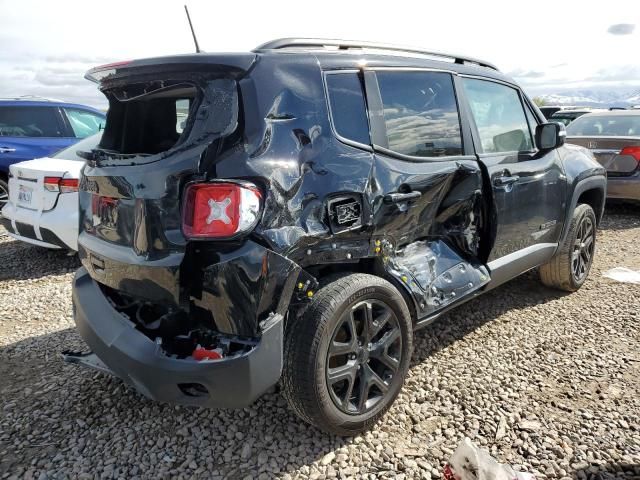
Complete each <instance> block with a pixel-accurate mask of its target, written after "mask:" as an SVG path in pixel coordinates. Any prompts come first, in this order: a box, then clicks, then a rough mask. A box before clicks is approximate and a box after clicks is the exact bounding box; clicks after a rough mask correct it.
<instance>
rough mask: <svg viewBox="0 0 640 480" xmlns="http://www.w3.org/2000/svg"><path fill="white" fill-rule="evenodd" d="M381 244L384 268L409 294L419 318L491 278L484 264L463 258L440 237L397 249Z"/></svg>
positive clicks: (462, 295)
mask: <svg viewBox="0 0 640 480" xmlns="http://www.w3.org/2000/svg"><path fill="white" fill-rule="evenodd" d="M382 245H383V247H382V250H383V254H384V256H383V262H384V266H385V270H386V271H387V273H388V274H390V275H391V276H392V277H393V278H395V279H396V280H398V282H399V283H400V284H402V285H403V286H404V287H405V288H406V289H407V291H408V292H409V294H410V295H411V296H412V298H413V299H414V301H415V304H416V313H417V317H418V319H422V318H425V317H428V316H430V315H432V314H434V313H436V312H438V311H439V310H442V309H444V308H446V307H447V306H449V305H451V304H453V303H454V302H456V301H458V300H460V299H461V298H465V297H468V296H469V295H471V294H472V293H473V292H475V291H476V290H479V289H480V288H482V287H484V286H485V285H486V284H487V283H489V281H490V280H491V278H490V276H489V271H488V270H487V268H486V267H485V266H484V265H479V264H474V263H471V262H469V261H467V260H465V259H463V258H462V257H461V256H460V255H458V254H457V253H456V252H455V251H454V250H453V249H451V248H450V247H449V246H448V245H447V244H446V243H445V242H444V241H442V240H434V241H427V240H422V241H418V242H414V243H411V244H409V245H407V246H406V247H404V248H403V249H402V250H400V251H397V252H393V247H392V245H391V244H389V243H386V242H384V241H383V242H382Z"/></svg>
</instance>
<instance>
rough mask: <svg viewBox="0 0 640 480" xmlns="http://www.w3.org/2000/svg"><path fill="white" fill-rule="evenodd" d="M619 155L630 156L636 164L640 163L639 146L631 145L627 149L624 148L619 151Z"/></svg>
mask: <svg viewBox="0 0 640 480" xmlns="http://www.w3.org/2000/svg"><path fill="white" fill-rule="evenodd" d="M620 155H630V156H632V157H633V158H635V159H636V160H637V161H638V163H640V146H638V145H632V146H629V147H624V148H623V149H622V150H620Z"/></svg>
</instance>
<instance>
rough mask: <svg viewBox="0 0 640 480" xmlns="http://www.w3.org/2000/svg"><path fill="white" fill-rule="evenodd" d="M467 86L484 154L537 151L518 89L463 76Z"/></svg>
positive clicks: (466, 90) (466, 91) (466, 89)
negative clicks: (534, 149)
mask: <svg viewBox="0 0 640 480" xmlns="http://www.w3.org/2000/svg"><path fill="white" fill-rule="evenodd" d="M463 85H464V91H465V93H466V96H467V99H468V100H469V104H470V105H471V113H472V114H473V118H474V119H475V122H476V126H477V127H478V133H479V134H480V142H481V143H482V151H483V152H484V153H498V152H528V151H531V150H533V140H532V137H531V132H530V131H529V126H528V124H527V119H526V117H525V112H524V110H523V108H522V102H521V101H520V95H519V94H518V91H517V90H516V89H515V88H512V87H509V86H507V85H502V84H500V83H494V82H491V81H487V80H477V79H473V78H465V79H463ZM536 123H537V122H536Z"/></svg>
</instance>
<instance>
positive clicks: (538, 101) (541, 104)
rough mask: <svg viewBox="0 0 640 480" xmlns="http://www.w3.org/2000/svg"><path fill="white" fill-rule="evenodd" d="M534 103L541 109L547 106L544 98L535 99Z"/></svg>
mask: <svg viewBox="0 0 640 480" xmlns="http://www.w3.org/2000/svg"><path fill="white" fill-rule="evenodd" d="M533 103H535V104H536V105H537V106H539V107H544V106H545V105H546V104H547V101H546V100H545V99H544V98H542V97H533Z"/></svg>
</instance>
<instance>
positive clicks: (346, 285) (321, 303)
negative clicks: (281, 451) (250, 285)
mask: <svg viewBox="0 0 640 480" xmlns="http://www.w3.org/2000/svg"><path fill="white" fill-rule="evenodd" d="M365 327H366V330H365ZM353 332H355V334H352V333H353ZM367 338H370V341H367V343H366V345H365V344H364V343H363V342H364V341H365V339H367ZM360 342H362V343H363V344H362V345H360ZM330 347H331V348H330ZM412 351H413V327H412V323H411V316H410V314H409V310H408V308H407V305H406V303H405V301H404V299H403V297H402V295H401V294H400V292H398V290H397V289H396V288H395V287H394V286H393V285H392V284H390V283H389V282H388V281H386V280H384V279H382V278H380V277H376V276H374V275H367V274H360V273H358V274H352V275H346V276H343V277H340V278H337V279H333V280H332V281H330V282H329V283H327V284H326V285H325V286H323V287H322V288H321V289H320V290H319V291H318V292H316V294H315V296H314V298H313V300H312V303H311V305H309V308H308V310H307V311H306V312H305V314H304V316H303V318H301V319H299V320H298V321H296V322H295V323H294V324H292V325H290V326H289V327H288V329H287V334H286V339H285V353H284V368H283V375H282V390H283V393H284V396H285V398H286V399H287V401H288V402H289V405H290V407H291V409H292V410H293V411H294V412H295V413H296V415H298V416H299V417H300V418H301V419H302V420H304V421H306V422H308V423H310V424H312V425H315V426H316V427H317V428H319V429H321V430H324V431H325V432H328V433H333V434H337V435H343V436H352V435H355V434H357V433H360V432H362V431H364V430H367V429H368V428H370V427H371V426H372V425H373V424H375V423H376V422H377V421H378V420H379V419H380V417H382V415H384V413H385V412H386V411H387V410H388V409H389V407H390V406H391V404H392V403H393V402H394V400H395V399H396V397H397V396H398V393H399V392H400V389H401V388H402V385H403V383H404V378H405V376H406V373H407V370H408V369H409V362H410V360H411V353H412ZM394 369H395V370H394ZM372 372H373V373H372ZM330 376H332V377H333V378H332V380H333V381H330V380H329V377H330ZM361 386H362V387H363V388H362V389H361V388H360V387H361ZM362 392H365V393H362Z"/></svg>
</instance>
